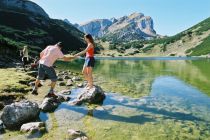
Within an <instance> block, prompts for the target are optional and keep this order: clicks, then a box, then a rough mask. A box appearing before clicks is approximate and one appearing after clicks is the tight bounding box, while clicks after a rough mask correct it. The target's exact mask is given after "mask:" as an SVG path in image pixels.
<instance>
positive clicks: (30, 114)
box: [1, 100, 40, 129]
mask: <svg viewBox="0 0 210 140" xmlns="http://www.w3.org/2000/svg"><path fill="white" fill-rule="evenodd" d="M39 112H40V109H39V106H38V104H37V103H35V102H30V101H28V100H23V101H21V102H15V103H13V104H11V105H7V106H5V107H4V109H3V113H2V115H1V119H2V121H3V123H4V125H5V126H6V127H7V128H8V129H16V128H19V127H20V126H21V125H22V124H23V123H27V122H29V121H31V120H34V119H37V118H38V117H39Z"/></svg>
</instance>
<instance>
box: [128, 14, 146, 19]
mask: <svg viewBox="0 0 210 140" xmlns="http://www.w3.org/2000/svg"><path fill="white" fill-rule="evenodd" d="M128 17H129V18H131V19H132V18H142V17H144V14H143V13H138V12H134V13H132V14H131V15H129V16H128Z"/></svg>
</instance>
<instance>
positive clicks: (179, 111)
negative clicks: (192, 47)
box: [55, 76, 210, 140]
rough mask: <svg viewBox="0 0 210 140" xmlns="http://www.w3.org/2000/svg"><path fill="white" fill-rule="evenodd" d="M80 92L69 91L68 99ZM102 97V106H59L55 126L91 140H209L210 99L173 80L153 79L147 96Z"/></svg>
mask: <svg viewBox="0 0 210 140" xmlns="http://www.w3.org/2000/svg"><path fill="white" fill-rule="evenodd" d="M81 90H83V89H74V90H72V95H70V96H71V97H72V99H74V98H76V96H77V95H78V94H79V93H80V92H81ZM106 96H107V97H106V99H105V101H104V103H103V105H102V106H96V107H87V106H81V107H77V106H70V105H68V104H66V103H64V104H62V105H61V106H60V107H59V108H58V109H57V110H56V112H55V117H56V118H57V120H59V127H61V128H62V127H64V126H66V125H70V126H72V125H73V126H74V127H76V128H78V126H82V127H80V129H83V131H85V132H86V133H87V134H88V135H89V136H90V137H91V138H92V139H95V140H97V139H119V140H121V139H140V138H142V139H150V138H153V137H155V138H160V139H168V136H170V137H173V138H172V139H207V138H209V137H210V118H209V116H210V98H209V97H208V96H207V95H205V94H203V93H202V92H201V91H199V90H198V89H196V88H194V87H192V86H190V85H189V84H186V83H185V82H183V81H181V80H179V79H177V78H175V77H171V76H160V77H157V78H156V79H155V80H154V82H153V83H152V86H151V92H150V96H145V97H142V98H131V97H128V96H122V95H120V94H116V93H106ZM63 129H64V128H63ZM130 129H131V130H132V131H131V130H130ZM139 130H141V131H139ZM148 130H150V131H149V132H148ZM169 130H170V131H169ZM159 131H161V133H158V132H159ZM162 131H163V132H162ZM132 137H135V138H132Z"/></svg>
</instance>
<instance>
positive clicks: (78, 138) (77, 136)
mask: <svg viewBox="0 0 210 140" xmlns="http://www.w3.org/2000/svg"><path fill="white" fill-rule="evenodd" d="M68 134H69V136H70V138H71V139H73V140H88V138H87V136H86V135H85V133H83V132H82V131H80V130H74V129H69V130H68Z"/></svg>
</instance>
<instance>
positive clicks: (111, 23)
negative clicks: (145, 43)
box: [76, 12, 156, 41]
mask: <svg viewBox="0 0 210 140" xmlns="http://www.w3.org/2000/svg"><path fill="white" fill-rule="evenodd" d="M76 27H77V28H78V29H79V30H80V31H82V32H84V33H90V34H92V35H93V36H94V37H99V38H100V37H104V36H105V37H106V36H112V37H109V38H115V39H116V38H117V40H124V41H125V40H126V41H129V40H136V39H147V38H151V37H155V36H156V32H155V30H154V29H153V20H152V18H151V17H149V16H144V14H143V13H139V12H134V13H132V14H130V15H128V16H123V17H120V18H118V19H116V18H114V17H113V18H111V19H95V20H92V21H89V22H86V23H85V24H80V26H76Z"/></svg>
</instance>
